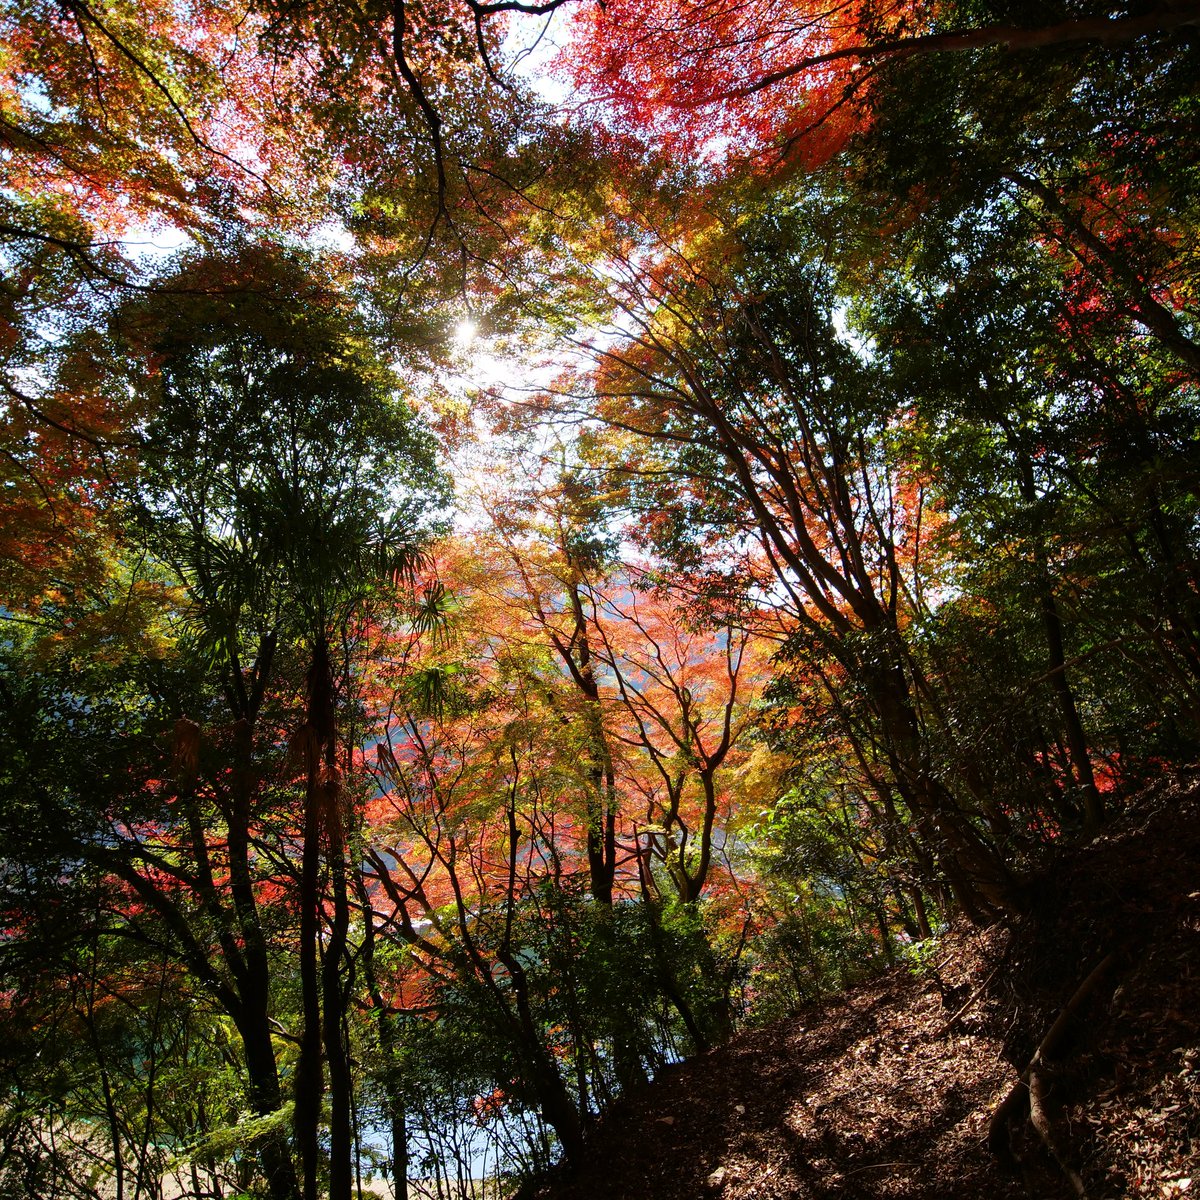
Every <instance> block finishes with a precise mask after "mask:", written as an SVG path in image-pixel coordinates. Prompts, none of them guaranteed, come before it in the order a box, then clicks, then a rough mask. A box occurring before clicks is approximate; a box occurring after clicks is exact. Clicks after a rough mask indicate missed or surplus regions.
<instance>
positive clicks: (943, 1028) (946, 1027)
mask: <svg viewBox="0 0 1200 1200" xmlns="http://www.w3.org/2000/svg"><path fill="white" fill-rule="evenodd" d="M1007 958H1008V955H1007V954H1005V956H1004V958H1002V959H1001V960H1000V961H999V962H998V963H997V964H996V965H995V966H994V967H993V968H992V969H991V972H990V973H989V974H988V977H987V978H986V979H985V980H984V981H983V982H982V983H981V984H980V985H979V986H978V987H977V988H976V989H975V990H974V991H973V992H972V993H971V994H970V995H969V996H968V997H967V1001H966V1003H965V1004H964V1005H963V1006H962V1008H960V1009H959V1010H958V1011H957V1012H956V1013H955V1014H954V1016H952V1017H951V1018H950V1019H949V1020H948V1021H945V1022H944V1023H943V1024H942V1025H940V1026H939V1027H938V1029H937V1031H936V1032H935V1033H934V1035H933V1036H934V1037H935V1038H940V1037H943V1036H944V1035H945V1034H947V1033H949V1032H950V1030H951V1029H953V1028H954V1026H955V1024H956V1023H957V1022H958V1020H959V1018H960V1017H961V1016H963V1014H964V1013H966V1011H967V1009H969V1008H970V1007H971V1005H972V1004H974V1003H975V1001H976V1000H978V999H979V997H980V996H982V995H983V992H984V989H985V988H986V987H987V985H988V984H989V983H991V982H992V980H993V979H995V978H996V973H997V972H998V971H999V970H1000V968H1001V967H1002V966H1004V963H1005V960H1006V959H1007Z"/></svg>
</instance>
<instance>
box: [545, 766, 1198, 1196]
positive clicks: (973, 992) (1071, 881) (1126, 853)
mask: <svg viewBox="0 0 1200 1200" xmlns="http://www.w3.org/2000/svg"><path fill="white" fill-rule="evenodd" d="M1030 895H1031V907H1030V910H1029V913H1028V914H1027V916H1025V917H1024V918H1022V919H1021V920H1020V921H1019V922H1017V923H1016V924H1015V925H1014V926H1013V927H1011V928H1000V927H995V928H991V929H986V930H982V931H980V930H972V929H969V928H957V929H955V930H953V931H951V932H950V933H949V934H947V935H946V937H945V938H944V939H943V940H942V942H941V944H940V946H939V947H938V952H937V955H936V957H935V958H934V960H933V962H932V963H931V964H930V965H929V966H928V967H927V968H926V969H925V971H924V972H923V973H922V974H918V975H914V974H913V973H912V972H911V971H910V970H906V969H905V968H897V969H895V970H893V971H891V972H889V973H888V974H886V975H884V976H882V977H880V978H878V979H876V980H874V981H872V982H869V983H866V984H863V985H861V986H858V987H855V988H853V989H852V990H850V991H848V992H847V993H845V994H844V995H841V996H839V997H836V998H833V999H830V1000H829V1001H827V1002H825V1003H824V1004H821V1005H819V1006H815V1007H813V1008H812V1009H810V1010H807V1011H804V1012H801V1013H798V1014H797V1015H796V1016H794V1017H792V1018H790V1019H787V1020H784V1021H780V1022H778V1023H776V1024H774V1025H772V1026H770V1027H768V1028H763V1029H759V1030H755V1031H751V1032H748V1033H745V1034H743V1035H741V1036H739V1037H737V1038H736V1039H734V1040H733V1041H732V1042H730V1043H729V1044H727V1045H725V1046H723V1047H721V1048H719V1049H716V1050H713V1051H710V1052H709V1053H707V1054H703V1055H700V1056H697V1057H695V1058H693V1059H690V1060H688V1061H687V1062H683V1063H679V1064H676V1065H674V1066H671V1067H669V1068H667V1069H666V1070H664V1071H663V1072H662V1073H661V1074H660V1075H659V1076H658V1078H657V1079H656V1080H655V1081H654V1082H653V1083H652V1084H650V1085H649V1086H647V1087H646V1088H645V1089H644V1090H642V1091H640V1092H638V1093H635V1094H632V1095H631V1096H629V1097H627V1098H626V1099H625V1100H624V1101H623V1102H622V1103H621V1104H620V1105H618V1106H617V1107H616V1108H615V1109H614V1110H613V1111H612V1112H611V1113H610V1114H609V1115H608V1116H607V1117H606V1118H605V1120H604V1122H603V1124H602V1125H601V1126H600V1127H599V1128H598V1129H597V1130H596V1131H595V1135H594V1137H593V1138H592V1140H591V1142H590V1145H589V1149H588V1151H587V1153H586V1155H585V1157H584V1159H583V1161H582V1162H581V1163H580V1165H579V1167H578V1169H577V1170H576V1171H575V1172H574V1173H573V1174H571V1175H567V1174H565V1173H564V1174H562V1175H560V1176H559V1177H558V1178H555V1179H552V1180H550V1181H549V1182H548V1183H547V1184H545V1185H544V1186H543V1187H542V1189H541V1190H540V1191H539V1192H538V1193H537V1195H538V1197H539V1200H685V1198H686V1200H697V1198H707V1197H712V1200H751V1198H758V1200H801V1198H803V1200H809V1198H814V1200H815V1198H821V1200H826V1198H828V1200H833V1198H834V1197H837V1198H839V1200H849V1198H852V1197H880V1198H883V1197H905V1198H908V1200H917V1198H921V1200H933V1198H934V1197H937V1198H939V1200H942V1198H958V1197H963V1198H966V1197H979V1198H980V1200H982V1198H985V1197H986V1198H987V1200H1004V1198H1007V1197H1037V1198H1039V1200H1057V1198H1058V1197H1073V1196H1077V1195H1081V1194H1086V1195H1087V1196H1088V1197H1091V1198H1092V1200H1102V1198H1103V1200H1108V1198H1109V1197H1155V1198H1156V1200H1163V1198H1171V1197H1187V1196H1191V1195H1195V1196H1197V1197H1200V769H1197V770H1196V771H1194V772H1192V773H1191V774H1185V775H1182V776H1180V777H1177V778H1176V779H1175V780H1173V781H1170V782H1163V783H1160V784H1159V785H1157V786H1156V787H1153V788H1151V789H1149V790H1148V791H1147V792H1145V793H1143V794H1142V795H1141V796H1140V797H1139V798H1138V800H1137V802H1136V804H1134V805H1132V806H1131V807H1130V808H1129V809H1128V810H1127V811H1126V812H1125V813H1123V814H1122V815H1121V816H1120V817H1118V818H1117V819H1116V820H1115V821H1114V822H1113V824H1112V825H1111V826H1110V827H1109V829H1108V830H1107V831H1106V832H1105V833H1104V834H1103V835H1102V836H1100V837H1099V838H1097V839H1096V840H1095V841H1093V842H1092V843H1091V844H1090V845H1088V846H1086V847H1083V848H1081V849H1078V850H1074V851H1071V852H1070V853H1069V854H1066V855H1064V856H1062V857H1061V858H1060V859H1059V861H1058V862H1057V863H1056V864H1055V866H1054V868H1053V870H1051V871H1048V872H1047V873H1045V874H1044V875H1042V876H1041V877H1039V878H1038V879H1037V880H1035V881H1034V882H1033V884H1032V885H1031V888H1030ZM1110 956H1111V957H1110ZM1097 967H1100V968H1101V969H1100V971H1099V972H1098V973H1094V972H1095V970H1096V968H1097ZM1089 977H1091V983H1090V986H1088V987H1085V988H1084V989H1083V990H1082V991H1081V990H1080V989H1081V985H1082V984H1084V983H1085V981H1086V980H1088V979H1089ZM1072 1001H1074V1003H1072ZM1068 1006H1070V1008H1071V1011H1070V1013H1069V1015H1068V1017H1067V1019H1066V1020H1065V1021H1063V1022H1058V1021H1057V1018H1058V1017H1059V1015H1060V1014H1061V1013H1062V1012H1063V1010H1064V1009H1065V1008H1067V1007H1068ZM1055 1024H1058V1025H1059V1026H1060V1032H1062V1033H1063V1034H1064V1036H1063V1037H1057V1035H1056V1038H1055V1040H1056V1042H1057V1045H1054V1046H1050V1047H1047V1048H1046V1050H1045V1051H1044V1053H1043V1057H1044V1059H1045V1066H1044V1067H1042V1066H1039V1067H1037V1068H1036V1069H1035V1074H1036V1075H1037V1082H1038V1083H1040V1089H1039V1091H1040V1092H1041V1093H1042V1094H1044V1097H1045V1100H1044V1105H1043V1111H1044V1112H1045V1113H1046V1114H1047V1117H1048V1120H1049V1126H1048V1128H1049V1132H1050V1140H1051V1141H1052V1142H1054V1143H1056V1146H1057V1151H1058V1155H1057V1159H1056V1157H1055V1155H1053V1154H1052V1153H1051V1151H1050V1150H1049V1149H1048V1148H1047V1144H1046V1142H1045V1141H1044V1140H1043V1139H1042V1138H1041V1137H1040V1136H1039V1135H1038V1133H1036V1132H1035V1131H1034V1128H1033V1126H1032V1124H1031V1121H1030V1108H1029V1101H1028V1098H1029V1089H1028V1088H1027V1087H1025V1086H1023V1085H1021V1086H1020V1087H1019V1092H1018V1095H1017V1096H1016V1097H1015V1099H1018V1100H1019V1101H1020V1102H1021V1104H1020V1106H1019V1107H1015V1106H1014V1111H1013V1115H1012V1118H1011V1120H1010V1121H1008V1122H1005V1123H1003V1124H1002V1125H1000V1126H999V1127H998V1130H997V1134H996V1135H994V1136H993V1138H992V1141H993V1143H994V1144H996V1145H998V1147H999V1149H1000V1150H1001V1152H1002V1154H1001V1155H997V1154H996V1153H994V1152H993V1151H992V1150H991V1149H990V1148H989V1127H990V1126H991V1124H992V1114H993V1113H994V1112H995V1110H996V1108H997V1105H998V1104H999V1102H1000V1101H1001V1099H1002V1098H1003V1097H1004V1096H1005V1095H1006V1094H1007V1093H1008V1092H1009V1091H1010V1090H1011V1089H1012V1088H1013V1085H1014V1084H1017V1082H1018V1079H1019V1077H1020V1075H1021V1072H1022V1071H1023V1070H1025V1068H1026V1067H1027V1065H1028V1064H1029V1063H1030V1060H1031V1059H1032V1058H1033V1056H1034V1053H1035V1051H1036V1050H1037V1049H1038V1047H1039V1044H1040V1043H1042V1041H1043V1038H1044V1037H1045V1035H1046V1034H1047V1033H1048V1032H1049V1031H1050V1029H1051V1027H1052V1026H1053V1025H1055ZM1035 1086H1036V1084H1035ZM1008 1147H1010V1148H1011V1149H1010V1150H1009V1149H1007V1148H1008ZM1058 1160H1061V1162H1060V1161H1058ZM1072 1171H1073V1172H1076V1173H1077V1182H1076V1183H1072V1182H1071V1180H1070V1172H1072ZM1080 1187H1082V1188H1083V1189H1084V1190H1083V1191H1080Z"/></svg>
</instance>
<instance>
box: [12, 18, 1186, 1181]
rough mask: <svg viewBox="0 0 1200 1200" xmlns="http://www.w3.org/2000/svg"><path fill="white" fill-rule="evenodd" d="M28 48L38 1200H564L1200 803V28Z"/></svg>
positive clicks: (27, 785) (25, 1037)
mask: <svg viewBox="0 0 1200 1200" xmlns="http://www.w3.org/2000/svg"><path fill="white" fill-rule="evenodd" d="M0 47H3V48H2V49H0V164H2V170H3V187H2V188H0V411H2V412H3V425H2V426H0V507H2V511H3V517H2V520H0V912H2V916H0V927H2V930H3V932H2V934H0V1198H3V1200H22V1198H25V1197H41V1198H44V1200H113V1198H115V1200H183V1198H185V1197H186V1198H188V1200H234V1198H261V1200H318V1197H328V1198H329V1200H351V1198H352V1197H354V1198H356V1200H364V1198H367V1197H369V1196H371V1195H372V1194H374V1195H376V1196H380V1197H382V1196H387V1197H394V1198H396V1200H402V1198H404V1197H414V1198H415V1197H417V1196H437V1197H439V1200H448V1198H450V1197H466V1196H468V1195H471V1196H484V1195H486V1196H489V1197H491V1196H495V1197H501V1196H504V1197H512V1196H517V1195H520V1196H528V1195H532V1191H531V1190H530V1189H531V1188H534V1187H536V1186H538V1183H539V1181H541V1180H544V1179H545V1178H547V1173H548V1172H551V1171H563V1170H569V1169H570V1167H571V1165H572V1164H574V1163H576V1162H578V1161H580V1160H581V1158H582V1157H583V1156H584V1155H585V1153H586V1150H587V1147H588V1146H589V1145H590V1144H591V1140H592V1138H593V1136H594V1134H595V1132H596V1130H597V1129H598V1128H600V1127H601V1126H602V1125H603V1123H604V1118H605V1116H606V1114H608V1113H609V1112H611V1111H613V1110H614V1106H617V1105H619V1104H620V1103H621V1102H622V1100H623V1099H624V1098H628V1097H630V1096H636V1095H639V1094H641V1089H644V1088H645V1087H646V1085H647V1084H648V1082H649V1081H651V1080H653V1079H655V1078H656V1077H658V1076H659V1075H661V1074H662V1073H663V1072H664V1071H665V1070H668V1069H672V1068H674V1067H677V1066H678V1065H679V1064H681V1063H684V1062H686V1061H687V1060H690V1059H691V1058H693V1057H694V1056H696V1055H700V1054H703V1053H704V1052H706V1051H712V1050H714V1048H717V1047H720V1046H722V1045H724V1044H726V1043H728V1042H729V1039H730V1038H731V1037H735V1036H742V1035H744V1034H745V1033H747V1031H750V1032H752V1031H754V1030H758V1029H763V1028H766V1027H768V1026H770V1025H771V1023H772V1022H777V1021H779V1020H781V1019H783V1018H785V1017H787V1016H788V1015H789V1014H792V1013H795V1012H796V1011H798V1010H800V1009H803V1008H806V1007H809V1008H811V1007H813V1006H815V1007H816V1008H817V1009H819V1008H820V1006H821V1005H822V1004H823V1003H825V1002H826V1001H827V1000H828V999H829V998H830V997H832V996H835V995H837V994H838V993H840V992H842V990H843V989H846V988H848V987H853V986H855V985H858V984H860V983H862V982H863V981H868V980H871V979H874V978H876V977H878V976H879V974H880V972H885V971H887V970H889V969H891V968H896V967H899V968H900V969H907V970H910V971H917V972H920V971H922V970H926V971H928V970H930V969H931V968H930V964H931V963H933V961H934V960H935V959H936V958H938V957H939V946H940V944H941V942H940V939H941V938H942V937H944V935H945V931H946V930H947V929H948V928H950V927H952V926H953V927H955V928H960V929H963V928H965V929H974V930H977V931H981V932H980V936H985V935H987V936H990V935H989V934H987V931H990V930H995V929H1011V928H1016V927H1018V926H1020V923H1021V922H1022V921H1023V920H1026V919H1027V917H1028V914H1029V913H1030V911H1031V906H1032V905H1033V904H1034V903H1035V899H1034V891H1033V890H1032V889H1031V887H1030V882H1029V881H1030V880H1032V879H1034V878H1036V877H1038V874H1039V872H1045V871H1046V870H1048V869H1049V870H1053V869H1054V867H1055V864H1056V863H1059V862H1061V861H1065V859H1064V858H1063V856H1066V855H1069V854H1071V853H1073V852H1075V851H1078V850H1079V849H1080V848H1082V847H1086V846H1088V845H1089V844H1090V843H1092V842H1093V841H1094V840H1095V839H1097V838H1102V837H1103V836H1104V831H1105V830H1106V829H1109V828H1110V827H1111V826H1112V823H1113V822H1114V821H1117V820H1119V819H1120V818H1121V815H1122V814H1123V813H1124V812H1126V811H1127V809H1128V807H1129V806H1130V805H1131V804H1133V803H1134V798H1136V797H1137V796H1138V795H1140V794H1141V793H1143V792H1144V791H1145V789H1147V788H1151V789H1152V788H1154V787H1156V786H1162V785H1163V781H1166V780H1170V779H1173V778H1176V777H1177V773H1178V772H1179V771H1180V770H1182V769H1184V768H1186V767H1187V765H1188V764H1191V763H1194V762H1195V761H1196V760H1197V759H1200V391H1198V387H1200V258H1198V255H1200V240H1198V237H1197V231H1198V229H1200V3H1197V2H1196V0H1117V2H1116V3H1112V4H1101V3H1098V2H1097V0H1047V2H1041V3H1033V2H1031V0H830V2H829V3H820V4H818V3H813V2H812V0H728V2H724V3H722V2H718V0H602V2H601V0H595V2H593V0H238V2H237V3H234V4H231V3H223V2H220V0H139V2H138V3H134V2H133V0H0ZM1194 878H1195V876H1194V875H1193V879H1194ZM1087 969H1088V966H1087V965H1084V966H1083V967H1082V968H1081V969H1079V970H1078V971H1077V972H1076V975H1077V977H1082V976H1083V975H1084V974H1086V971H1087ZM1075 982H1078V978H1076V979H1075ZM1069 992H1070V989H1068V993H1067V994H1068V995H1069ZM1066 998H1067V996H1066V995H1064V996H1060V997H1059V1002H1060V1003H1061V1002H1062V1001H1063V1000H1065V999H1066ZM962 999H964V1000H965V999H966V996H965V995H964V996H963V997H962ZM1050 1015H1051V1016H1052V1015H1053V1014H1050ZM1035 1040H1036V1039H1035ZM1195 1136H1196V1137H1197V1138H1198V1139H1200V1121H1198V1122H1197V1123H1196V1130H1195ZM1048 1144H1049V1143H1048ZM1184 1190H1186V1189H1184ZM645 1194H646V1196H648V1197H650V1198H651V1200H653V1197H654V1195H655V1193H654V1191H653V1189H650V1190H647V1192H646V1193H645ZM761 1194H762V1195H764V1196H765V1195H768V1194H769V1193H767V1192H763V1193H761ZM871 1194H876V1193H871ZM878 1194H884V1193H878ZM889 1194H890V1193H889ZM997 1194H998V1193H997ZM1080 1194H1082V1192H1080ZM1139 1194H1140V1193H1139ZM1146 1194H1150V1193H1146ZM1154 1194H1155V1195H1158V1194H1159V1193H1158V1192H1154ZM1162 1194H1165V1195H1177V1194H1180V1193H1178V1192H1165V1191H1164V1192H1163V1193H1162Z"/></svg>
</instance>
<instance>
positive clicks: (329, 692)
mask: <svg viewBox="0 0 1200 1200" xmlns="http://www.w3.org/2000/svg"><path fill="white" fill-rule="evenodd" d="M333 734H334V716H333V673H332V670H331V668H330V664H329V650H328V647H327V646H326V644H325V640H324V639H323V638H321V639H318V641H317V643H316V644H315V645H314V647H313V651H312V660H311V663H310V665H309V670H308V698H307V711H306V714H305V722H304V725H303V726H302V727H301V729H300V731H299V733H298V735H297V740H298V742H299V744H300V748H301V750H302V753H303V755H304V760H305V767H306V774H307V782H306V786H305V794H304V845H303V848H302V850H301V860H300V999H301V1018H302V1024H301V1030H300V1055H299V1059H298V1061H297V1063H296V1074H295V1132H296V1144H297V1148H298V1150H299V1152H300V1163H301V1169H302V1173H303V1185H304V1200H319V1197H318V1189H317V1176H318V1169H319V1162H320V1127H321V1100H322V1097H323V1095H324V1091H325V1078H324V1076H325V1073H324V1070H323V1067H322V1054H321V1047H322V1037H321V1033H322V1030H321V972H320V959H319V937H320V921H321V826H322V816H323V812H322V810H323V807H324V791H325V785H326V783H327V774H328V766H327V763H326V755H325V747H326V746H328V745H329V744H330V743H331V742H332V740H333Z"/></svg>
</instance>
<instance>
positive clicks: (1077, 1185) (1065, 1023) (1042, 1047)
mask: <svg viewBox="0 0 1200 1200" xmlns="http://www.w3.org/2000/svg"><path fill="white" fill-rule="evenodd" d="M1116 962H1117V954H1116V952H1115V951H1113V952H1112V953H1110V954H1108V955H1106V956H1105V957H1104V958H1103V959H1101V960H1100V962H1099V963H1097V964H1096V966H1095V967H1093V968H1092V970H1091V973H1090V974H1089V975H1088V976H1087V978H1085V979H1084V981H1083V982H1082V983H1081V984H1080V985H1079V987H1077V988H1076V989H1075V993H1074V995H1072V997H1071V998H1070V1000H1068V1001H1067V1003H1066V1004H1065V1005H1064V1006H1063V1009H1062V1011H1061V1012H1060V1013H1059V1014H1058V1016H1057V1017H1056V1018H1055V1021H1054V1024H1053V1025H1051V1026H1050V1028H1049V1029H1048V1030H1047V1031H1046V1035H1045V1036H1044V1037H1043V1038H1042V1040H1041V1042H1039V1043H1038V1048H1037V1049H1036V1050H1035V1051H1034V1052H1033V1057H1032V1058H1031V1059H1030V1060H1029V1065H1028V1066H1027V1067H1026V1068H1025V1070H1024V1071H1022V1072H1021V1077H1020V1078H1019V1079H1018V1080H1017V1082H1016V1083H1014V1084H1013V1086H1012V1087H1011V1088H1009V1090H1008V1092H1007V1093H1006V1094H1005V1096H1004V1098H1003V1099H1002V1100H1001V1101H1000V1103H999V1104H998V1105H997V1106H996V1111H995V1112H994V1113H993V1114H992V1119H991V1122H990V1123H989V1125H988V1139H987V1140H988V1146H989V1148H990V1149H991V1151H992V1153H993V1154H995V1155H996V1156H997V1157H998V1158H1000V1159H1001V1160H1003V1161H1005V1162H1009V1163H1011V1162H1012V1161H1013V1152H1012V1143H1011V1142H1010V1140H1009V1124H1010V1122H1011V1121H1012V1120H1013V1119H1014V1118H1015V1117H1016V1116H1017V1113H1018V1112H1019V1111H1020V1110H1022V1109H1023V1108H1024V1106H1025V1105H1026V1104H1028V1105H1029V1119H1030V1123H1031V1124H1032V1125H1033V1128H1034V1129H1035V1130H1036V1131H1037V1135H1038V1137H1040V1138H1041V1139H1042V1142H1043V1143H1044V1144H1045V1146H1046V1148H1047V1149H1048V1150H1049V1151H1050V1153H1051V1154H1052V1155H1053V1156H1054V1161H1055V1162H1057V1163H1058V1165H1059V1167H1060V1168H1061V1169H1062V1172H1063V1174H1064V1175H1066V1177H1067V1179H1068V1180H1070V1182H1071V1186H1072V1187H1073V1188H1074V1189H1075V1194H1076V1195H1077V1196H1080V1197H1086V1195H1087V1191H1086V1188H1085V1187H1084V1183H1083V1179H1082V1177H1081V1176H1080V1174H1079V1172H1078V1171H1077V1170H1076V1169H1075V1168H1074V1167H1073V1166H1072V1165H1071V1163H1070V1160H1069V1155H1068V1154H1067V1151H1066V1148H1065V1146H1064V1144H1063V1139H1062V1138H1061V1137H1060V1136H1059V1132H1058V1130H1057V1128H1056V1126H1055V1123H1054V1121H1053V1120H1052V1118H1051V1116H1050V1112H1049V1106H1048V1104H1047V1100H1048V1096H1049V1093H1048V1089H1047V1085H1046V1080H1047V1077H1048V1075H1049V1071H1048V1069H1047V1066H1048V1063H1049V1061H1050V1060H1051V1059H1052V1058H1053V1057H1054V1053H1055V1051H1056V1050H1057V1048H1058V1046H1059V1044H1060V1043H1061V1042H1062V1040H1063V1037H1064V1036H1065V1034H1066V1032H1067V1030H1068V1028H1070V1025H1071V1021H1072V1020H1073V1019H1074V1017H1075V1014H1076V1013H1077V1012H1078V1011H1079V1009H1080V1008H1082V1007H1083V1004H1084V1002H1085V1001H1086V1000H1087V999H1088V997H1089V996H1090V995H1091V994H1092V992H1093V991H1095V989H1096V987H1097V985H1098V984H1099V983H1100V981H1101V980H1102V979H1103V978H1104V977H1105V976H1106V975H1107V974H1108V973H1109V971H1110V970H1111V969H1112V968H1113V966H1115V964H1116Z"/></svg>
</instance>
